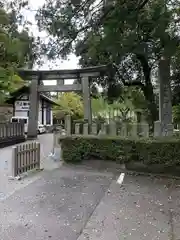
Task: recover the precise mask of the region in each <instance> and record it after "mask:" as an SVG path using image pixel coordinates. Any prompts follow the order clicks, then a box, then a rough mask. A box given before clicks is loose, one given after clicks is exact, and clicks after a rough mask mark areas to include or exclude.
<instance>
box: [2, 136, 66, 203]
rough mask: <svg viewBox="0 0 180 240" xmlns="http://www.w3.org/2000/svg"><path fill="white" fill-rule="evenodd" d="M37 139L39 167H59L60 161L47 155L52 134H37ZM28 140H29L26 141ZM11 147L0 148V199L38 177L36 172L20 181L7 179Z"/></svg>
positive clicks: (9, 173)
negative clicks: (39, 144) (39, 156)
mask: <svg viewBox="0 0 180 240" xmlns="http://www.w3.org/2000/svg"><path fill="white" fill-rule="evenodd" d="M37 141H38V142H40V143H41V168H44V169H45V170H52V169H56V168H58V167H60V165H61V164H62V163H61V162H54V161H53V160H52V159H51V158H49V157H48V156H49V154H50V152H51V151H52V148H53V134H42V135H39V136H38V139H37ZM28 142H31V141H27V142H26V143H28ZM12 148H13V146H9V147H6V148H1V149H0V201H1V200H3V199H5V198H7V197H8V196H10V195H11V194H13V193H14V192H15V191H16V190H18V189H21V188H23V187H25V186H27V185H28V184H30V183H32V182H33V181H35V180H37V179H38V178H39V177H40V173H38V174H34V175H32V174H31V175H30V177H26V178H25V179H23V180H21V181H12V180H9V176H11V163H12V162H11V161H12Z"/></svg>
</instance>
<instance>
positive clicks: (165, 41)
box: [38, 0, 179, 121]
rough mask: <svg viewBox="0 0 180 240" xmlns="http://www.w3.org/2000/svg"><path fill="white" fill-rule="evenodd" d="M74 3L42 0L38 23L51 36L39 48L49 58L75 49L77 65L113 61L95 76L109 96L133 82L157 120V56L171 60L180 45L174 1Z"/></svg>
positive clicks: (146, 0) (153, 119)
mask: <svg viewBox="0 0 180 240" xmlns="http://www.w3.org/2000/svg"><path fill="white" fill-rule="evenodd" d="M76 2H77V1H76ZM79 3H80V4H71V3H69V1H67V3H66V2H64V1H59V0H58V1H55V0H54V1H46V3H45V4H44V6H43V7H42V8H41V9H40V10H39V13H38V15H39V22H38V24H39V27H40V28H43V29H45V30H46V31H47V32H48V34H49V35H50V36H51V37H50V41H49V43H48V44H47V45H46V47H45V46H44V45H43V49H44V51H45V52H46V53H47V54H48V56H49V58H54V57H56V56H57V55H59V54H60V55H61V56H66V55H67V54H68V53H69V52H70V51H72V50H73V49H74V48H75V50H76V54H77V55H78V56H80V57H81V59H80V64H81V65H82V66H90V65H98V64H108V63H111V64H113V66H114V70H113V71H111V72H110V73H109V75H108V76H105V77H102V78H99V79H98V80H96V81H97V82H98V83H101V85H102V86H103V87H107V86H108V88H109V91H108V92H107V93H110V95H111V97H112V96H113V93H115V94H116V98H119V97H120V89H121V88H122V86H123V85H125V86H138V87H139V88H140V89H141V91H142V92H143V94H144V97H145V99H146V101H147V106H148V109H149V112H150V114H151V119H152V121H156V120H157V119H158V108H157V104H156V101H155V93H154V86H153V85H154V82H155V77H156V76H155V72H157V68H158V63H159V61H160V59H161V57H162V56H163V57H166V59H168V61H167V64H170V60H171V59H172V58H173V57H174V55H175V53H176V51H177V48H178V47H179V34H178V32H179V17H178V13H179V5H178V2H177V1H175V0H173V1H172V0H171V1H170V0H153V1H148V0H144V1H135V0H130V1H124V0H116V1H110V0H109V1H98V3H97V2H96V1H95V0H92V1H85V0H81V1H80V0H79ZM96 3H97V4H96ZM135 6H136V7H135ZM115 89H118V90H117V91H115ZM118 93H119V94H118Z"/></svg>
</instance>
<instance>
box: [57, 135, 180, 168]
mask: <svg viewBox="0 0 180 240" xmlns="http://www.w3.org/2000/svg"><path fill="white" fill-rule="evenodd" d="M60 142H61V148H62V152H63V159H64V161H66V162H74V163H75V162H82V161H83V160H88V159H99V160H100V159H101V160H111V161H116V162H118V163H127V162H131V161H135V162H142V163H144V164H148V165H151V164H164V165H165V166H176V165H180V158H179V156H180V148H179V145H180V140H179V139H175V138H174V139H171V138H163V139H153V140H151V139H139V140H133V139H131V140H130V139H123V138H117V137H116V138H115V137H98V136H87V137H85V136H82V137H76V136H74V137H64V138H61V139H60Z"/></svg>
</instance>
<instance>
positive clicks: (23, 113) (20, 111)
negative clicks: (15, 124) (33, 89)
mask: <svg viewBox="0 0 180 240" xmlns="http://www.w3.org/2000/svg"><path fill="white" fill-rule="evenodd" d="M28 104H29V100H27V96H23V97H21V99H20V100H17V101H16V102H15V103H14V107H15V109H14V110H15V111H14V116H16V117H28V111H29V105H28ZM42 113H43V112H42V101H41V100H40V101H39V113H38V121H39V122H40V123H41V124H42ZM50 114H51V125H52V124H53V114H52V110H51V112H50ZM44 125H46V103H45V105H44Z"/></svg>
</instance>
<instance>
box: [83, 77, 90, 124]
mask: <svg viewBox="0 0 180 240" xmlns="http://www.w3.org/2000/svg"><path fill="white" fill-rule="evenodd" d="M81 82H82V92H83V102H84V119H85V120H88V123H89V124H91V123H92V109H91V96H90V86H89V77H88V76H82V80H81Z"/></svg>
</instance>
